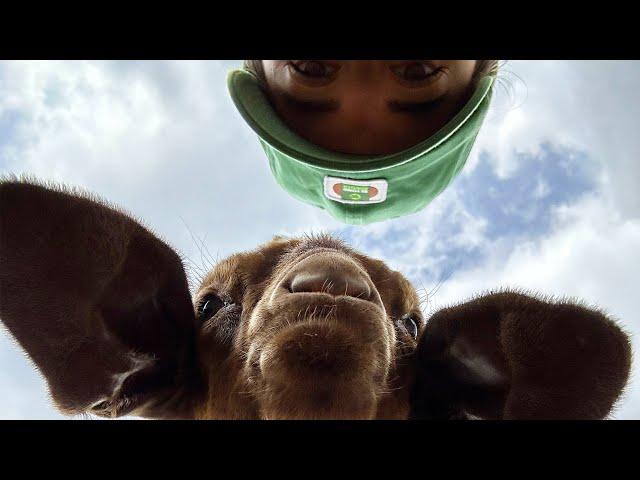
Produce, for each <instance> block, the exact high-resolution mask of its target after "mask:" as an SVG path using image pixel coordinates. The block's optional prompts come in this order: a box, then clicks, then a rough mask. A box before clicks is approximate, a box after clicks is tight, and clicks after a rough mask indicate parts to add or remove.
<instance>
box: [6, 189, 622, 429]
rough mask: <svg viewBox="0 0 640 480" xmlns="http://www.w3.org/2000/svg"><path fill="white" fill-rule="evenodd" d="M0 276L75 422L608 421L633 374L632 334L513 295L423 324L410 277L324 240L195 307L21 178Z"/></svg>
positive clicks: (212, 279)
mask: <svg viewBox="0 0 640 480" xmlns="http://www.w3.org/2000/svg"><path fill="white" fill-rule="evenodd" d="M0 265H1V269H0V319H1V320H2V322H3V323H4V324H5V325H6V327H7V328H8V329H9V331H10V332H11V333H12V334H13V336H14V337H15V338H16V339H17V341H18V342H19V343H20V345H21V346H22V347H23V348H24V350H25V351H26V352H27V353H28V354H29V356H30V357H31V358H32V359H33V361H34V363H35V364H36V366H37V367H38V368H39V369H40V371H41V372H42V373H43V375H44V376H45V378H46V379H47V382H48V384H49V388H50V391H51V395H52V397H53V400H54V402H55V403H56V405H57V406H58V408H59V409H60V410H61V411H63V412H64V413H67V414H78V413H84V412H88V413H93V414H97V415H101V416H108V417H116V416H121V415H126V414H129V415H139V416H144V417H150V418H199V419H284V418H291V419H374V418H385V419H407V418H431V419H466V418H488V419H597V418H605V417H606V416H607V415H608V414H609V412H610V411H611V409H612V407H613V406H614V404H615V402H616V400H617V399H618V398H619V396H620V394H621V392H622V390H623V388H624V386H625V384H626V381H627V377H628V374H629V369H630V365H631V349H630V344H629V341H628V338H627V336H626V335H625V334H624V333H623V332H622V330H621V329H620V328H619V327H618V326H617V325H616V324H615V323H614V322H613V321H612V320H610V319H609V318H607V316H606V315H605V314H604V313H602V312H599V311H596V310H594V309H591V308H587V307H584V306H581V305H579V304H576V303H572V302H564V301H559V302H556V301H550V300H545V299H540V298H535V297H532V296H530V295H526V294H523V293H518V292H510V291H503V292H498V293H490V294H487V295H483V296H479V297H477V298H475V299H472V300H470V301H468V302H465V303H462V304H460V305H456V306H452V307H449V308H445V309H442V310H440V311H438V312H436V313H435V314H434V315H433V316H432V317H431V318H429V319H428V320H427V321H425V319H424V318H423V316H422V313H421V311H420V303H419V301H418V297H417V294H416V291H415V290H414V289H413V287H412V286H411V285H410V283H409V282H408V281H407V280H406V279H405V278H404V277H403V276H402V275H401V274H400V273H398V272H395V271H393V270H391V269H389V268H388V267H387V266H386V265H385V264H384V263H383V262H381V261H379V260H375V259H373V258H370V257H367V256H366V255H363V254H361V253H359V252H356V251H354V250H352V249H351V248H350V247H348V246H347V245H345V244H344V243H342V242H341V241H339V240H337V239H335V238H332V237H330V236H315V237H307V238H293V239H287V238H279V237H278V238H274V239H273V240H272V241H271V242H269V243H267V244H265V245H261V246H259V247H258V248H257V249H255V250H253V251H250V252H244V253H239V254H236V255H232V256H231V257H229V258H227V259H225V260H223V261H221V262H219V263H218V264H217V265H215V266H214V268H213V269H212V271H211V272H209V273H208V275H206V277H205V278H204V279H203V281H202V283H201V285H200V286H199V287H198V289H197V292H196V293H195V295H194V297H193V299H192V298H191V295H190V293H189V288H188V285H187V279H186V275H185V272H184V269H183V266H182V261H181V259H180V257H179V255H178V254H177V253H176V252H175V251H174V250H173V249H172V248H171V247H169V246H168V245H167V244H166V243H165V242H163V241H161V240H160V239H158V238H157V237H156V236H154V235H153V234H152V233H151V232H150V231H149V230H147V229H146V228H144V227H142V226H141V225H140V224H139V223H137V222H136V221H134V220H133V219H131V218H130V217H129V216H127V215H126V214H124V213H123V212H121V211H119V210H117V209H115V208H113V207H109V206H107V205H105V204H104V203H102V202H99V201H98V200H97V199H95V198H92V197H90V196H89V195H86V194H82V193H80V192H77V191H69V190H65V189H61V188H55V187H52V186H46V185H38V184H36V183H34V182H29V181H24V180H18V179H15V178H10V179H4V180H0ZM414 333H417V335H416V338H414Z"/></svg>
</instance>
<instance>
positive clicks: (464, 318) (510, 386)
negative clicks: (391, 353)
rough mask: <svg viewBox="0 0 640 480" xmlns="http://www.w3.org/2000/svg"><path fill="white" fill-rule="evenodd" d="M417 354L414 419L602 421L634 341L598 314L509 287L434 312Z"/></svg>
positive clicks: (618, 387) (616, 394) (620, 382)
mask: <svg viewBox="0 0 640 480" xmlns="http://www.w3.org/2000/svg"><path fill="white" fill-rule="evenodd" d="M414 359H415V367H416V381H415V384H414V386H413V389H412V393H411V417H412V418H440V419H449V418H459V419H464V418H470V417H471V418H473V417H479V418H488V419H600V418H604V417H606V416H607V415H608V414H609V412H610V410H611V408H612V407H613V405H614V403H615V402H616V400H617V399H618V397H619V396H620V393H621V392H622V389H623V388H624V386H625V384H626V382H627V378H628V375H629V369H630V366H631V347H630V344H629V340H628V338H627V336H626V335H625V334H624V333H623V332H622V331H621V330H620V329H619V328H618V327H617V326H616V325H615V323H613V322H612V321H611V320H609V319H608V318H607V317H606V316H605V315H603V314H602V313H600V312H597V311H595V310H592V309H588V308H585V307H582V306H580V305H577V304H574V303H568V302H559V303H550V302H547V301H543V300H539V299H536V298H532V297H530V296H527V295H522V294H519V293H511V292H502V293H497V294H491V295H487V296H484V297H480V298H477V299H475V300H473V301H470V302H467V303H464V304H461V305H458V306H456V307H451V308H446V309H443V310H440V311H439V312H437V313H435V314H434V315H433V316H432V317H431V318H430V319H429V321H428V322H427V326H426V328H425V330H424V333H423V335H422V337H421V339H420V341H419V344H418V348H417V350H416V352H415V356H414Z"/></svg>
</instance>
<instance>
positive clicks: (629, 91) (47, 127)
mask: <svg viewBox="0 0 640 480" xmlns="http://www.w3.org/2000/svg"><path fill="white" fill-rule="evenodd" d="M240 63H241V62H240V61H236V62H232V61H221V62H217V61H211V62H133V61H126V62H13V61H12V62H0V174H2V173H16V174H20V173H30V174H33V175H36V176H38V177H40V178H43V179H50V180H56V181H60V182H64V183H67V184H71V185H76V186H81V187H84V188H86V189H88V190H91V191H93V192H95V193H97V194H99V195H101V196H103V197H104V198H106V199H108V200H110V201H112V202H114V203H116V204H118V205H120V206H122V207H124V208H125V209H126V210H128V211H129V212H131V213H132V214H133V215H135V216H136V217H138V218H141V219H143V221H144V223H145V224H146V225H147V226H149V227H151V228H152V229H153V230H154V231H155V232H157V233H158V234H159V235H160V236H162V237H163V238H164V239H166V240H167V241H168V242H169V243H170V244H172V245H173V246H174V247H175V248H177V249H178V250H179V251H180V252H181V253H183V254H184V255H185V256H186V257H188V258H189V259H190V262H192V263H193V264H195V265H196V267H194V270H195V269H196V268H197V267H198V266H201V265H202V264H203V263H204V260H203V259H202V258H201V256H200V252H199V249H198V247H197V246H196V244H195V242H194V240H193V238H192V233H193V235H195V236H196V237H197V238H198V239H201V240H202V241H203V242H204V243H205V244H206V246H207V249H208V250H209V252H210V253H211V255H212V256H213V257H214V258H215V257H218V258H220V257H223V256H225V255H228V254H230V253H232V252H235V251H238V250H245V249H251V248H253V247H255V246H256V245H257V244H258V243H260V242H263V241H266V240H268V239H269V238H270V237H271V236H272V235H274V234H286V235H296V234H301V233H308V232H311V231H314V232H317V231H330V232H334V233H336V234H337V235H340V236H341V237H343V238H345V239H346V240H348V241H349V242H350V243H351V244H352V245H353V246H355V247H356V248H359V249H361V250H363V251H364V252H366V253H368V254H370V255H374V256H377V257H380V258H381V259H383V260H385V261H387V262H388V263H389V264H390V265H391V266H392V267H393V268H396V269H398V270H400V271H402V272H403V273H405V275H407V277H408V278H409V279H410V280H411V281H413V282H414V284H415V285H416V287H417V288H424V289H425V290H426V291H427V292H431V293H432V295H431V296H430V297H429V300H428V302H427V304H426V305H425V310H426V313H429V312H430V311H433V310H434V309H437V308H440V307H442V306H444V305H448V304H451V303H454V302H457V301H461V300H464V299H466V298H468V297H470V296H472V295H474V294H476V293H479V292H483V291H487V290H490V289H494V288H500V287H516V288H521V289H526V290H529V291H532V292H537V293H540V294H547V295H554V296H559V297H562V296H570V297H575V298H580V299H582V300H584V301H586V302H587V303H589V304H592V305H597V306H599V307H600V308H602V309H604V310H605V311H607V312H609V313H610V314H611V315H612V316H614V317H615V318H617V319H618V320H619V322H620V323H621V324H622V325H623V326H624V328H625V329H626V330H627V331H628V332H630V333H631V334H632V335H633V342H634V348H635V350H636V351H638V349H639V347H640V340H638V339H639V338H640V336H639V335H638V333H639V332H640V318H639V313H640V305H639V304H638V301H637V299H636V298H635V297H636V292H635V288H634V286H635V285H638V283H639V282H638V273H637V270H638V268H637V267H638V266H639V265H640V248H639V247H640V193H639V192H638V188H637V187H638V179H639V178H640V162H639V161H638V159H639V158H640V136H639V135H638V134H637V132H638V131H640V128H639V125H638V124H639V122H638V118H640V93H639V91H638V87H637V86H638V85H639V84H640V62H632V61H628V62H600V61H590V62H588V61H585V62H576V61H570V62H562V61H513V62H507V63H506V65H505V66H504V67H503V68H502V70H501V73H500V78H501V80H500V82H501V83H500V85H499V87H498V89H497V90H496V93H495V95H494V99H493V102H492V107H491V111H490V113H489V115H488V118H487V121H486V122H485V125H484V126H483V128H482V130H481V132H480V135H479V136H478V140H477V143H476V145H475V147H474V150H473V151H472V154H471V157H470V159H469V162H468V164H467V166H466V168H465V170H464V171H463V173H462V174H461V175H460V176H459V177H458V178H457V179H456V180H455V182H454V183H453V184H452V185H451V186H450V187H449V188H448V189H447V190H446V191H445V192H444V193H443V194H442V195H440V196H439V197H438V198H437V199H436V200H435V201H434V202H433V203H432V204H431V205H429V206H428V207H427V208H426V209H425V210H423V211H422V212H419V213H417V214H414V215H410V216H407V217H403V218H401V219H397V220H394V221H389V222H383V223H378V224H373V225H369V226H365V227H347V226H344V225H341V224H339V223H337V222H336V221H335V220H333V219H331V218H330V217H329V216H328V215H326V214H325V213H324V212H322V211H321V210H319V209H316V208H314V207H310V206H308V205H304V204H301V203H299V202H297V201H295V200H293V199H291V198H290V197H289V196H288V195H287V194H286V193H285V192H283V191H281V190H280V188H279V187H278V186H277V184H276V183H275V181H274V180H273V178H272V177H271V174H270V172H269V169H268V166H267V162H266V161H265V158H264V156H263V153H262V152H261V150H260V147H259V145H258V142H257V140H256V139H255V137H254V135H253V133H252V132H251V131H250V129H249V128H248V127H246V126H245V125H244V124H243V122H242V120H241V118H240V117H239V115H238V114H237V112H236V111H235V110H234V108H233V105H232V103H231V101H230V100H229V98H228V96H227V94H226V83H225V76H226V73H227V71H228V70H229V69H230V68H233V67H235V66H238V65H239V64H240ZM502 85H504V86H506V87H508V88H503V87H502ZM238 180H242V183H243V184H251V185H254V186H255V188H254V189H252V190H251V191H240V190H239V189H237V188H234V187H233V186H232V185H237V181H238ZM0 365H2V368H0V389H1V390H2V391H3V392H5V394H4V395H3V396H2V397H1V398H0V418H62V416H61V415H59V414H58V413H57V412H56V411H55V409H53V407H52V406H51V404H50V402H49V400H48V396H47V390H46V386H45V384H44V382H43V381H42V379H41V378H40V376H39V374H38V373H37V372H36V371H35V369H34V368H33V367H32V365H31V364H30V362H29V360H28V359H27V358H26V357H25V355H24V354H23V353H22V352H21V351H20V349H19V348H18V347H17V346H16V345H15V343H14V342H13V340H12V339H11V337H10V336H9V335H8V334H7V333H6V332H4V331H1V332H0ZM635 371H637V366H636V364H634V377H633V378H632V382H631V384H630V386H629V388H628V389H627V392H626V395H625V397H624V398H623V400H622V401H621V402H620V404H619V406H618V408H617V410H616V411H615V413H614V418H640V379H638V378H637V375H636V374H635Z"/></svg>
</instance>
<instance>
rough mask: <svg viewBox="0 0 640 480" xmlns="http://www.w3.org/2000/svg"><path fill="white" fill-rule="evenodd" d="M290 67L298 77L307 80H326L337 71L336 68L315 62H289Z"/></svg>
mask: <svg viewBox="0 0 640 480" xmlns="http://www.w3.org/2000/svg"><path fill="white" fill-rule="evenodd" d="M290 65H291V67H292V68H293V69H294V70H295V71H296V72H298V73H299V74H300V75H303V76H305V77H309V78H327V77H330V76H331V75H333V74H334V73H335V72H336V70H337V68H336V67H334V66H331V65H329V64H328V63H325V62H320V61H317V60H296V61H293V62H290Z"/></svg>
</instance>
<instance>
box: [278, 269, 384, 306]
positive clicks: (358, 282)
mask: <svg viewBox="0 0 640 480" xmlns="http://www.w3.org/2000/svg"><path fill="white" fill-rule="evenodd" d="M290 289H291V292H293V293H302V292H324V293H329V294H331V295H336V296H337V295H346V296H348V297H356V298H362V299H363V300H369V299H370V298H371V288H370V287H369V284H368V283H367V281H366V280H365V279H364V278H363V277H362V276H361V275H359V274H358V273H357V272H350V271H349V272H346V271H340V270H337V269H321V270H313V271H302V272H298V273H296V274H295V276H294V277H293V279H292V280H291V284H290Z"/></svg>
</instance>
